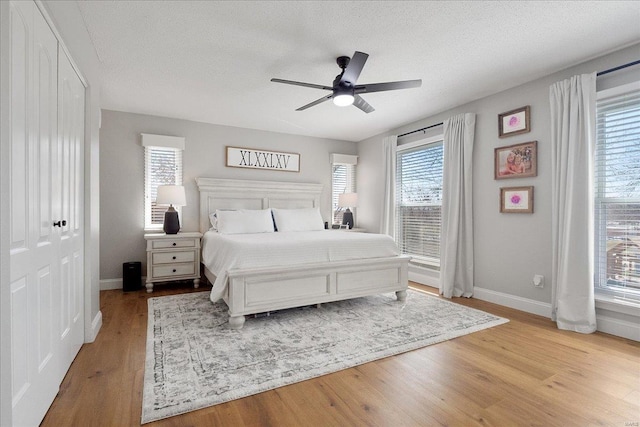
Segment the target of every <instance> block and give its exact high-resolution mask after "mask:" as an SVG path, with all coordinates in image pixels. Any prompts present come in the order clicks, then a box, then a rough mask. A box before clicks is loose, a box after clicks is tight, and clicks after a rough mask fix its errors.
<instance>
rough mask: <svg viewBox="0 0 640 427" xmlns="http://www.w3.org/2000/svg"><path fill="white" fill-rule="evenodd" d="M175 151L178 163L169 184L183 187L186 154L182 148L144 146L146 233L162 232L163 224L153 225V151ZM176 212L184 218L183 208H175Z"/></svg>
mask: <svg viewBox="0 0 640 427" xmlns="http://www.w3.org/2000/svg"><path fill="white" fill-rule="evenodd" d="M152 150H158V151H174V152H175V153H176V163H177V165H176V166H175V169H176V170H175V179H174V182H172V183H167V184H169V185H182V179H183V174H184V172H183V171H184V153H183V151H184V150H183V149H181V148H173V147H167V146H154V145H145V146H144V230H145V231H146V232H158V231H162V229H163V223H153V215H152V203H153V200H152V197H151V196H152V193H153V192H152V190H151V187H150V186H151V183H152V182H153V181H152V180H151V178H150V172H151V167H150V161H151V158H152V156H151V151H152ZM174 208H175V210H176V211H177V212H178V217H179V218H182V206H174ZM167 209H169V207H168V206H167V207H165V208H164V210H163V209H160V210H162V211H164V212H166V210H167Z"/></svg>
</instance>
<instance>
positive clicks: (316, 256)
mask: <svg viewBox="0 0 640 427" xmlns="http://www.w3.org/2000/svg"><path fill="white" fill-rule="evenodd" d="M396 255H400V251H399V250H398V247H397V246H396V244H395V242H394V241H393V239H392V238H391V237H390V236H387V235H384V234H369V233H355V232H345V231H333V230H322V231H297V232H276V233H255V234H220V233H217V232H215V231H208V232H206V233H205V235H204V237H203V239H202V262H203V263H204V264H205V265H206V266H207V268H208V269H209V270H210V271H211V272H212V273H213V274H215V275H216V281H215V283H214V284H213V289H212V290H211V301H213V302H216V301H218V300H219V299H221V298H222V297H223V295H224V294H225V292H226V289H227V273H228V271H229V270H232V269H244V268H260V267H275V266H283V267H286V266H290V265H299V264H312V263H319V262H329V261H345V260H353V259H366V258H383V257H390V256H396Z"/></svg>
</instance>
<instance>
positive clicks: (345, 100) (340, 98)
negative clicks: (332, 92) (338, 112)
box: [333, 93, 354, 107]
mask: <svg viewBox="0 0 640 427" xmlns="http://www.w3.org/2000/svg"><path fill="white" fill-rule="evenodd" d="M353 100H354V98H353V95H351V94H349V93H341V94H340V95H336V96H334V97H333V103H334V104H335V105H337V106H338V107H346V106H348V105H351V104H353Z"/></svg>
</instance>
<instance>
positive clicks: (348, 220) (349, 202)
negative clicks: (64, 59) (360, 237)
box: [338, 193, 358, 229]
mask: <svg viewBox="0 0 640 427" xmlns="http://www.w3.org/2000/svg"><path fill="white" fill-rule="evenodd" d="M338 206H339V207H341V208H347V209H346V210H345V211H344V214H342V223H343V224H348V225H349V229H351V228H353V212H351V210H350V209H349V208H355V207H356V206H358V193H342V194H340V195H339V196H338Z"/></svg>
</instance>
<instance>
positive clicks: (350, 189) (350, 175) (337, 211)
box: [331, 154, 358, 224]
mask: <svg viewBox="0 0 640 427" xmlns="http://www.w3.org/2000/svg"><path fill="white" fill-rule="evenodd" d="M331 157H332V160H331V223H332V224H341V223H342V214H343V213H344V211H342V210H341V208H340V207H338V197H339V195H340V194H343V193H357V179H356V178H357V166H358V160H357V159H358V156H355V155H347V154H333V155H332V156H331ZM336 166H345V180H344V181H345V187H344V189H340V190H338V189H337V188H336V185H337V184H336V179H335V168H336ZM351 210H352V211H353V212H354V216H355V210H356V208H355V207H354V208H352V209H351Z"/></svg>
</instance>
